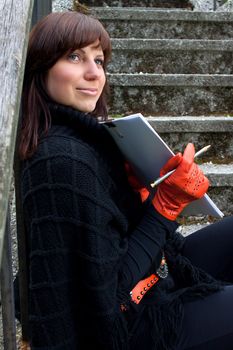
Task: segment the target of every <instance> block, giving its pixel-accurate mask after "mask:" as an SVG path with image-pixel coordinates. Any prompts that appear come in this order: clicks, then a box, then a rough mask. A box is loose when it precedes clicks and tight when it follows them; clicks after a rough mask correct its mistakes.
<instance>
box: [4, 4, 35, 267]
mask: <svg viewBox="0 0 233 350" xmlns="http://www.w3.org/2000/svg"><path fill="white" fill-rule="evenodd" d="M32 8H33V0H21V1H20V5H19V3H18V2H17V1H15V0H0V43H1V51H0V82H1V89H0V265H1V261H2V250H3V239H4V232H5V225H6V215H7V206H8V199H9V191H10V184H11V178H12V165H13V157H14V147H15V138H16V129H17V123H18V113H19V106H20V97H21V88H22V81H23V72H24V63H25V57H26V50H27V42H28V34H29V30H30V24H31V15H32Z"/></svg>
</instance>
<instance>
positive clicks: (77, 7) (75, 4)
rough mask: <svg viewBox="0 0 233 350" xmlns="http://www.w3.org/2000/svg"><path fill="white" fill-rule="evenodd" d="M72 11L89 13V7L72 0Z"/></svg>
mask: <svg viewBox="0 0 233 350" xmlns="http://www.w3.org/2000/svg"><path fill="white" fill-rule="evenodd" d="M72 11H77V12H81V13H83V14H85V15H89V14H90V9H89V8H88V7H87V6H86V5H83V4H80V2H79V1H78V0H73V7H72Z"/></svg>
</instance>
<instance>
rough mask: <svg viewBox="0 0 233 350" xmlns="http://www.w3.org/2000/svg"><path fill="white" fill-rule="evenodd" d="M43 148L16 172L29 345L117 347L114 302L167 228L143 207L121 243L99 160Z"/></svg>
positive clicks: (119, 324) (121, 323)
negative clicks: (25, 252) (25, 251)
mask: <svg viewBox="0 0 233 350" xmlns="http://www.w3.org/2000/svg"><path fill="white" fill-rule="evenodd" d="M49 147H50V146H49V145H47V144H46V143H44V144H42V145H41V146H40V149H42V154H41V155H40V153H39V155H37V157H35V158H34V159H33V160H31V161H29V162H27V164H26V166H25V168H24V171H23V173H22V198H23V207H24V214H25V221H26V226H27V231H28V240H29V247H30V248H29V279H30V285H29V309H30V315H29V319H30V328H31V348H32V350H36V349H40V350H43V349H49V350H55V349H58V348H59V350H66V349H73V348H74V349H76V348H79V346H80V348H82V347H81V344H85V346H84V345H83V346H84V347H83V348H85V347H86V348H87V347H88V344H89V343H90V344H93V343H96V344H99V346H100V347H101V349H103V350H105V349H106V350H119V349H123V348H124V346H126V344H127V343H128V331H127V324H126V320H125V317H124V315H123V314H122V312H121V310H120V303H121V302H122V298H123V297H124V295H125V294H126V293H129V291H130V288H131V287H132V286H133V285H134V283H135V282H136V281H138V280H139V279H140V278H141V277H142V276H143V275H144V274H145V273H146V272H147V271H148V268H149V267H150V265H151V262H152V261H154V259H155V257H156V256H157V252H156V249H158V251H159V252H160V251H161V247H162V246H163V244H164V240H165V233H166V232H167V231H168V226H169V225H168V226H166V225H167V223H166V222H162V221H161V220H162V219H161V218H160V217H159V216H158V215H159V214H156V213H155V212H154V211H153V210H152V209H151V208H150V209H148V211H147V213H146V214H145V217H144V219H142V221H141V223H140V224H139V225H138V227H137V228H135V231H134V232H132V233H131V235H130V237H131V238H130V239H129V240H128V239H127V238H126V236H125V232H126V231H127V229H128V227H127V223H126V222H125V220H124V219H123V217H122V213H121V211H120V209H119V208H117V206H116V205H115V204H114V201H112V200H110V196H109V191H110V187H111V186H112V183H111V182H110V181H109V180H108V176H107V175H108V174H107V172H106V173H105V174H103V173H101V172H100V169H99V160H98V159H97V158H96V157H95V156H93V154H92V153H91V154H89V153H90V152H89V151H88V154H87V149H86V148H85V147H81V146H80V145H79V147H77V148H76V146H75V143H73V142H70V141H69V142H68V141H67V142H66V143H65V145H61V144H60V143H58V144H56V149H55V150H54V149H52V150H50V151H49V150H48V148H49ZM64 147H65V150H66V152H65V153H64V154H63V151H61V149H63V148H64ZM57 149H58V150H57ZM156 235H157V236H156ZM160 236H161V237H160ZM82 342H83V343H82ZM74 344H75V345H74Z"/></svg>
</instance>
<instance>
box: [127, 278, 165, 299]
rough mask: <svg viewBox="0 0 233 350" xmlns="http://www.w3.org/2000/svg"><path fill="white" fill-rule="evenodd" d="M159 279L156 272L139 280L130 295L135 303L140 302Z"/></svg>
mask: <svg viewBox="0 0 233 350" xmlns="http://www.w3.org/2000/svg"><path fill="white" fill-rule="evenodd" d="M158 280H159V277H158V276H157V275H155V274H152V275H150V276H149V277H147V278H145V279H144V280H141V281H139V282H138V283H137V284H136V286H135V287H134V288H133V289H132V290H131V292H130V295H131V299H132V301H133V302H134V303H136V304H139V303H140V301H141V300H142V298H143V297H144V295H145V294H146V292H148V290H149V289H150V288H151V287H153V286H154V285H155V284H156V283H157V282H158Z"/></svg>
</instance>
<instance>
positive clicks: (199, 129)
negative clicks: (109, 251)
mask: <svg viewBox="0 0 233 350" xmlns="http://www.w3.org/2000/svg"><path fill="white" fill-rule="evenodd" d="M83 3H84V4H86V5H88V6H91V12H92V14H93V15H95V16H96V17H97V18H99V19H100V21H101V22H102V23H103V24H104V26H105V27H106V28H107V30H108V32H109V33H110V36H111V37H112V45H113V56H112V63H111V64H110V66H109V75H108V79H109V82H110V87H111V103H110V114H112V115H113V116H115V115H128V114H131V113H136V112H141V113H142V114H143V115H144V116H146V117H147V118H148V120H149V122H150V123H151V125H152V126H153V127H154V129H155V130H156V131H157V132H158V133H159V134H160V135H161V136H162V138H164V140H165V141H166V142H167V143H168V145H169V146H170V147H171V149H172V150H173V151H174V152H176V151H182V150H183V149H184V146H185V145H186V144H187V143H188V142H193V143H194V144H195V146H196V149H200V148H201V147H203V146H204V145H207V144H211V145H212V148H211V149H210V151H208V153H206V154H205V155H203V156H202V157H201V158H200V159H198V162H199V163H202V164H201V166H202V167H203V169H204V171H205V174H206V175H207V176H208V178H209V179H210V183H211V186H210V189H209V191H208V194H209V195H210V197H211V198H212V199H213V200H214V201H215V203H216V204H217V205H218V207H219V208H220V209H221V210H222V211H223V212H224V214H225V216H228V215H232V214H233V133H232V131H233V76H232V71H233V68H232V67H233V66H232V56H233V13H232V12H229V13H227V12H194V11H191V7H190V6H189V5H188V2H186V7H185V8H181V6H180V5H179V4H181V3H182V4H183V5H184V1H164V2H163V3H164V4H165V3H166V4H165V5H164V8H163V9H161V4H162V0H161V1H137V2H136V4H135V3H133V1H128V2H127V0H124V1H120V0H119V1H115V2H114V1H111V2H109V1H108V0H105V1H101V0H98V1H94V2H93V1H83ZM113 3H114V5H115V7H113ZM155 3H156V6H155ZM168 3H169V4H168ZM93 5H95V6H99V7H92V6H93ZM134 5H136V6H137V7H134ZM168 5H169V6H168ZM127 6H128V7H127ZM168 7H170V8H168ZM171 7H173V8H171ZM213 221H215V219H214V218H211V217H203V216H200V217H198V218H197V217H195V218H189V219H188V220H187V219H186V220H185V221H184V220H182V222H183V223H184V224H185V225H188V224H190V226H183V227H185V228H184V229H183V230H184V231H185V232H191V231H192V232H193V231H194V230H195V228H199V227H200V225H206V224H208V223H210V222H213ZM196 225H198V226H196Z"/></svg>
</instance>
